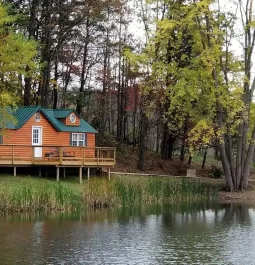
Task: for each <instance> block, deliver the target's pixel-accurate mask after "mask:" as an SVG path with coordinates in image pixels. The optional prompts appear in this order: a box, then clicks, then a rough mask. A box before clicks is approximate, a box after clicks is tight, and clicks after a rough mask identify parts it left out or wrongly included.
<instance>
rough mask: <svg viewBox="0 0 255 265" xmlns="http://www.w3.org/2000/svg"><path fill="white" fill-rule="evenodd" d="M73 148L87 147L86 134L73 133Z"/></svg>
mask: <svg viewBox="0 0 255 265" xmlns="http://www.w3.org/2000/svg"><path fill="white" fill-rule="evenodd" d="M71 144H72V146H85V145H87V143H86V136H85V133H72V141H71Z"/></svg>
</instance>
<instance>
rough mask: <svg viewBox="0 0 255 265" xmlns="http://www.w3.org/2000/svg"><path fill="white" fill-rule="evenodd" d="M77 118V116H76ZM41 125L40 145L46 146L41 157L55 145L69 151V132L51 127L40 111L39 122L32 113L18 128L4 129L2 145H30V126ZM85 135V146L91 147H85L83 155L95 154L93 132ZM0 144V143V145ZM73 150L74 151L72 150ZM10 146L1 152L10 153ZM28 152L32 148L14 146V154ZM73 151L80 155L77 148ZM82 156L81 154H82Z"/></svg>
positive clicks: (29, 152)
mask: <svg viewBox="0 0 255 265" xmlns="http://www.w3.org/2000/svg"><path fill="white" fill-rule="evenodd" d="M77 118H78V117H77ZM33 126H39V127H42V145H43V146H47V147H45V148H43V157H44V156H45V154H46V153H50V152H52V151H53V149H54V147H56V146H65V151H66V152H68V151H71V150H69V149H68V146H70V144H71V143H70V134H71V133H70V132H59V131H57V130H56V129H55V127H53V125H52V124H51V123H50V122H49V121H48V120H47V118H46V117H45V116H44V115H43V114H42V113H41V119H40V122H35V120H34V115H33V116H32V117H31V118H30V119H29V120H28V121H27V122H26V123H25V124H24V125H23V126H22V127H21V128H20V129H18V130H6V134H5V135H4V136H3V144H4V145H27V146H31V145H32V127H33ZM85 134H86V135H87V147H92V148H91V149H85V157H93V156H95V149H93V148H94V147H95V134H94V133H85ZM0 146H1V145H0ZM74 150H75V151H74ZM10 152H11V151H10V148H9V147H8V148H6V147H2V151H1V154H3V153H6V155H8V154H10ZM26 152H28V154H29V156H31V155H32V148H30V149H27V150H24V149H22V148H17V147H16V148H15V155H17V156H22V155H24V153H26ZM72 152H75V156H80V155H81V154H80V151H79V148H77V149H72ZM82 157H83V155H82Z"/></svg>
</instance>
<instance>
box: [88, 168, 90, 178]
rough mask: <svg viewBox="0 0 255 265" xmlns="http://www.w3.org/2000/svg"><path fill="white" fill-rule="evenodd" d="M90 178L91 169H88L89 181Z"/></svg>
mask: <svg viewBox="0 0 255 265" xmlns="http://www.w3.org/2000/svg"><path fill="white" fill-rule="evenodd" d="M89 178H90V168H89V167H88V180H89Z"/></svg>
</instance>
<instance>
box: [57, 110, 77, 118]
mask: <svg viewBox="0 0 255 265" xmlns="http://www.w3.org/2000/svg"><path fill="white" fill-rule="evenodd" d="M72 112H73V111H72V110H70V109H54V116H55V118H57V119H62V118H67V117H68V116H69V115H70V114H71V113H72Z"/></svg>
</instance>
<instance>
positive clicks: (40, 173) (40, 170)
mask: <svg viewBox="0 0 255 265" xmlns="http://www.w3.org/2000/svg"><path fill="white" fill-rule="evenodd" d="M41 176H42V169H41V168H40V167H39V177H41Z"/></svg>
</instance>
